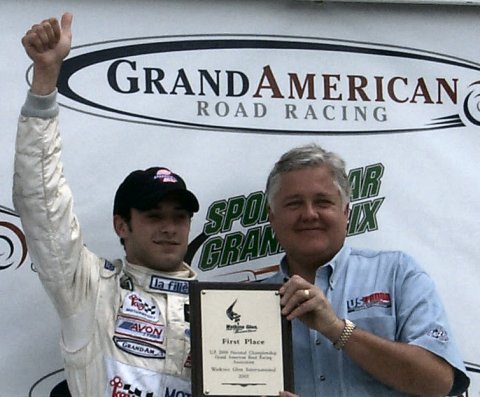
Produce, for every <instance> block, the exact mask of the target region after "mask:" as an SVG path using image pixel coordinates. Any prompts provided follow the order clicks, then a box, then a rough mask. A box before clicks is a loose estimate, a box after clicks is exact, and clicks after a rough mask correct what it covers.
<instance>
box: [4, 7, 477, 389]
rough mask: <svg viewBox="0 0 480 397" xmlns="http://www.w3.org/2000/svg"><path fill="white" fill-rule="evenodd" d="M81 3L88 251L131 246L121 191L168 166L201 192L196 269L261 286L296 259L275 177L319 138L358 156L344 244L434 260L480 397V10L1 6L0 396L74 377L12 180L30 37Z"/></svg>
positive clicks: (431, 266)
mask: <svg viewBox="0 0 480 397" xmlns="http://www.w3.org/2000/svg"><path fill="white" fill-rule="evenodd" d="M67 10H68V11H71V12H72V13H73V14H74V23H73V38H74V42H73V45H74V48H73V49H72V51H71V54H70V56H69V58H68V60H67V61H66V62H65V68H64V70H63V73H62V78H61V79H60V81H59V92H60V95H59V102H60V103H61V105H62V107H61V116H60V117H61V128H62V137H63V148H64V150H63V161H64V164H65V173H66V176H67V179H68V181H69V184H70V186H71V188H72V190H73V193H74V196H75V210H76V213H77V215H78V217H79V219H80V222H81V224H82V228H83V232H84V237H85V241H86V243H87V245H88V246H89V248H91V249H92V250H93V251H94V252H96V253H98V254H99V255H101V256H105V257H107V258H110V259H114V258H117V257H119V256H122V254H123V252H122V248H121V246H120V244H119V241H118V238H117V237H116V235H115V233H114V231H113V228H112V221H111V218H112V216H111V213H112V203H113V196H114V193H115V190H116V188H117V186H118V185H119V183H120V182H121V181H122V180H123V178H124V177H125V176H126V175H127V173H129V172H130V171H131V170H133V169H139V168H142V169H143V168H147V167H149V166H151V165H160V166H167V167H169V168H171V169H172V170H174V171H175V172H178V173H179V174H180V175H182V176H184V177H185V179H186V181H187V184H188V187H189V189H191V190H192V191H194V192H195V193H196V195H197V197H198V198H199V201H200V206H201V209H200V212H199V213H198V214H196V216H195V217H194V219H193V224H192V231H191V244H190V248H189V253H188V258H187V260H188V261H189V262H190V263H191V264H192V266H193V267H194V268H195V269H196V270H197V272H198V273H199V277H200V279H203V280H212V281H222V280H225V281H252V280H258V279H262V278H264V277H266V276H267V275H269V274H271V273H272V272H273V271H275V269H276V265H277V264H278V262H279V260H280V258H281V254H282V250H281V247H279V246H278V244H277V243H276V241H275V239H274V238H273V234H272V231H271V229H270V226H269V224H268V222H267V219H266V215H265V199H264V194H263V190H264V186H265V181H266V177H267V174H268V172H269V171H270V168H271V167H272V165H273V163H274V162H275V161H276V160H277V159H278V157H279V156H280V154H281V153H283V152H284V151H286V150H287V149H289V148H291V147H293V146H295V145H298V144H302V143H309V142H317V143H319V144H321V145H323V146H324V147H325V148H327V149H329V150H333V151H336V152H338V153H340V154H341V155H342V156H343V157H344V158H345V160H346V161H347V165H348V168H349V171H350V180H351V182H352V186H353V194H352V211H351V218H350V224H349V229H348V235H349V237H348V239H347V242H348V243H349V244H350V245H352V246H358V247H369V248H374V249H400V250H404V251H406V252H408V253H409V254H411V255H413V256H414V257H415V258H416V259H417V260H418V261H419V262H420V263H421V264H422V266H423V267H424V268H425V269H426V270H427V272H428V273H429V274H430V275H431V276H432V278H433V279H434V280H435V282H436V284H437V287H438V290H439V292H440V294H441V296H442V299H443V302H444V304H445V306H446V309H447V312H448V315H449V319H450V322H451V324H452V327H453V330H454V332H455V336H456V339H457V340H458V344H459V346H460V349H461V353H462V357H463V358H464V361H465V362H466V366H467V368H468V369H469V374H470V376H471V379H472V385H471V387H470V389H469V395H478V394H479V393H480V359H479V357H480V347H479V344H478V343H477V341H476V333H475V332H476V329H475V328H474V325H475V324H476V320H475V319H477V318H479V317H480V311H479V309H478V308H477V307H476V305H475V302H476V301H477V300H478V293H477V284H478V280H480V271H479V269H480V267H479V266H478V263H477V262H478V258H480V245H479V244H478V243H477V241H478V240H480V232H479V226H478V223H479V222H478V219H479V218H480V201H479V200H478V197H480V184H479V183H478V182H477V169H478V159H479V158H480V107H479V100H478V95H479V93H480V90H479V88H480V85H479V80H480V51H479V48H478V45H477V41H478V40H477V36H478V35H477V34H476V33H477V30H478V29H477V26H478V21H479V20H480V18H479V17H480V9H478V8H477V7H466V6H465V7H464V6H445V5H443V6H433V5H407V4H403V5H399V4H396V5H391V4H390V5H388V4H383V5H382V4H334V3H321V4H319V3H315V2H302V1H297V2H294V1H287V0H281V1H244V2H218V1H202V2H196V1H188V0H182V1H175V2H168V1H160V0H158V1H155V2H152V1H147V0H139V1H135V2H126V1H115V2H113V1H103V2H94V1H82V2H80V1H78V2H69V3H67V2H64V3H63V2H62V4H58V2H52V1H47V0H37V1H24V2H21V3H18V2H16V1H13V0H4V1H3V2H2V4H1V5H0V21H1V22H2V26H3V32H2V36H1V39H0V40H1V43H2V50H3V52H2V53H3V56H2V63H1V66H0V67H1V69H2V70H1V71H2V80H1V82H0V87H1V92H2V97H3V100H2V107H1V109H0V112H1V120H2V123H3V132H2V134H0V148H1V152H2V155H1V156H0V170H1V173H0V293H1V297H2V302H3V308H4V309H3V310H4V311H3V313H4V319H5V321H3V322H2V325H1V326H0V327H1V335H2V337H3V340H4V343H3V344H2V347H1V348H0V349H1V353H2V357H3V360H2V364H1V371H0V374H1V375H0V377H1V378H2V388H1V391H0V396H2V397H3V396H27V395H28V396H34V397H45V396H49V395H50V394H51V392H52V390H53V389H54V388H55V387H57V385H59V384H60V385H61V382H62V381H63V379H64V376H63V372H62V368H63V365H62V360H61V357H60V353H59V347H58V339H59V333H60V330H59V324H58V320H57V316H56V314H55V313H54V311H53V308H52V305H51V304H50V302H49V300H48V298H47V296H46V294H45V292H44V291H43V290H42V288H41V286H40V283H39V281H38V279H37V276H36V274H35V266H34V264H32V263H31V261H30V259H29V257H28V253H27V249H26V245H25V239H24V235H23V232H22V230H21V226H20V222H19V219H18V217H17V216H16V213H15V211H14V210H13V205H12V201H11V185H12V172H13V155H14V142H15V131H16V121H17V117H18V114H19V111H20V108H21V106H22V104H23V101H24V99H25V95H26V91H27V89H28V81H29V80H30V77H31V76H30V73H31V70H30V63H29V60H28V58H27V56H26V55H25V54H24V50H23V48H22V46H21V43H20V39H21V37H22V36H23V34H24V32H25V31H26V30H27V29H28V28H29V27H30V26H31V25H32V24H33V23H36V22H38V21H39V20H41V19H43V18H46V17H49V16H57V17H60V16H61V14H62V13H63V12H64V11H67ZM58 387H60V386H58ZM303 397H304V396H303Z"/></svg>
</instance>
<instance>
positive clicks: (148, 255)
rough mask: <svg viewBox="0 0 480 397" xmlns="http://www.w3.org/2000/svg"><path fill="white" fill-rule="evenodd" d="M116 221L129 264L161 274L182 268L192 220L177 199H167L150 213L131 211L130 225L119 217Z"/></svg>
mask: <svg viewBox="0 0 480 397" xmlns="http://www.w3.org/2000/svg"><path fill="white" fill-rule="evenodd" d="M114 221H115V230H116V231H117V234H118V235H119V237H121V238H123V240H124V244H125V252H126V254H127V260H128V261H129V262H130V263H133V264H136V265H141V266H145V267H148V268H150V269H153V270H161V271H176V270H180V269H181V264H182V262H183V258H184V257H185V253H186V252H187V247H188V234H189V232H190V223H191V217H190V213H189V212H188V211H187V210H185V209H183V208H182V207H181V206H180V203H179V202H178V201H177V200H174V199H169V198H167V199H165V200H162V201H161V202H160V203H158V205H157V207H155V208H153V209H150V210H148V211H139V210H136V209H133V208H132V209H131V218H130V222H128V223H127V222H125V220H124V219H122V218H121V217H120V216H118V215H116V216H115V219H114Z"/></svg>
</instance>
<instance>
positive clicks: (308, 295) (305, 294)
mask: <svg viewBox="0 0 480 397" xmlns="http://www.w3.org/2000/svg"><path fill="white" fill-rule="evenodd" d="M303 295H304V296H305V298H306V299H310V290H309V289H304V290H303Z"/></svg>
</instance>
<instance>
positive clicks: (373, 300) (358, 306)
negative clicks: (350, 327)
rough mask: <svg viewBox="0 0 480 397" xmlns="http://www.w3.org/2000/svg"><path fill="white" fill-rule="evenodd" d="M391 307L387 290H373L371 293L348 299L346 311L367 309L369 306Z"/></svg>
mask: <svg viewBox="0 0 480 397" xmlns="http://www.w3.org/2000/svg"><path fill="white" fill-rule="evenodd" d="M374 306H377V307H385V308H386V307H391V306H392V301H391V299H390V294H389V293H388V292H374V293H373V294H370V295H367V296H363V297H361V298H360V297H359V298H354V299H349V300H348V301H347V311H348V313H351V312H356V311H359V310H364V309H368V308H370V307H374Z"/></svg>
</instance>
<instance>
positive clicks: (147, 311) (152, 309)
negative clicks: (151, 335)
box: [120, 292, 160, 322]
mask: <svg viewBox="0 0 480 397" xmlns="http://www.w3.org/2000/svg"><path fill="white" fill-rule="evenodd" d="M120 310H121V311H122V313H124V314H128V315H130V316H134V317H141V318H143V319H146V320H149V321H153V322H157V321H158V320H159V319H160V310H159V309H158V307H157V306H156V305H155V303H154V301H153V299H146V298H144V297H141V296H140V295H138V294H137V293H134V292H133V293H130V294H127V295H126V296H125V299H124V300H123V305H122V307H121V308H120Z"/></svg>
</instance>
